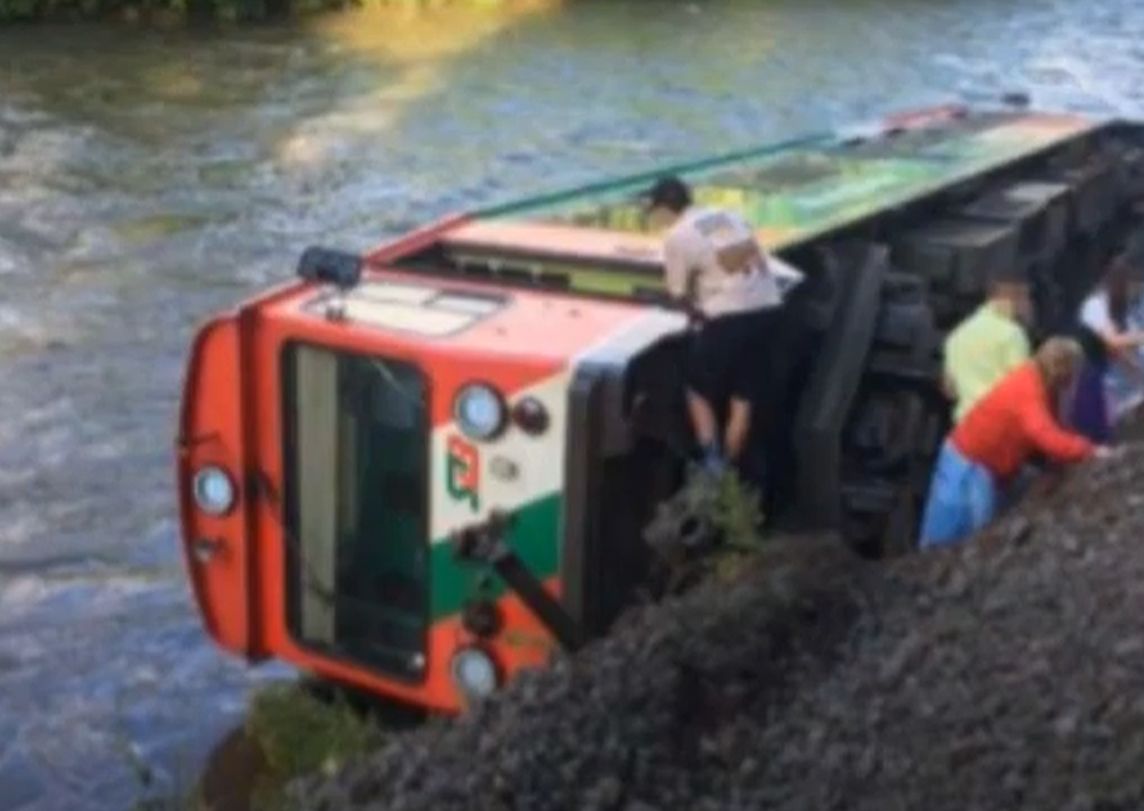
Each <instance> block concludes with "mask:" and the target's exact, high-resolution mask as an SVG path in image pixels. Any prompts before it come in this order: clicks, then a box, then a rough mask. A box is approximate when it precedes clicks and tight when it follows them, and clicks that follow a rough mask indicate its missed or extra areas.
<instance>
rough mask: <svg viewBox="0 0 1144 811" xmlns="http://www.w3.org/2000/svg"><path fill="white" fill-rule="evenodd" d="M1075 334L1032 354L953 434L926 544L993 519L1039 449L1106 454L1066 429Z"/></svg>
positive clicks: (924, 534) (931, 504)
mask: <svg viewBox="0 0 1144 811" xmlns="http://www.w3.org/2000/svg"><path fill="white" fill-rule="evenodd" d="M1083 357H1084V354H1083V351H1082V349H1081V347H1080V345H1079V344H1078V343H1077V342H1076V341H1074V340H1072V339H1070V338H1050V339H1049V340H1047V341H1045V343H1044V344H1043V345H1042V346H1041V348H1040V349H1038V350H1037V353H1036V354H1035V355H1034V356H1033V358H1032V360H1029V361H1026V362H1025V363H1022V364H1021V365H1020V366H1017V367H1016V368H1015V369H1013V371H1011V372H1009V373H1008V374H1007V375H1006V376H1005V377H1003V378H1002V379H1001V381H1000V382H999V383H998V384H997V385H996V386H994V388H993V389H992V390H991V391H990V392H989V393H988V394H986V395H985V396H984V397H982V398H981V399H980V400H979V401H978V402H977V404H976V405H974V406H973V408H971V409H970V411H969V413H967V414H966V415H965V417H964V418H963V419H962V420H961V422H959V423H958V424H957V426H956V427H955V428H954V430H953V431H952V432H951V433H950V435H949V436H948V437H947V438H946V441H945V444H944V445H943V446H942V450H941V454H940V456H939V457H938V461H937V465H936V467H935V468H934V473H933V481H932V483H931V485H930V492H929V499H928V501H927V502H926V508H925V514H924V515H923V517H922V527H921V542H920V545H921V546H922V547H931V546H944V545H947V544H952V543H956V542H958V541H960V540H962V539H964V538H966V537H968V536H970V535H972V534H973V533H975V532H977V531H978V530H980V529H982V528H983V527H984V526H985V525H986V524H988V523H989V522H990V521H991V520H992V519H993V517H994V515H996V513H997V505H998V502H999V495H1000V492H1001V490H1002V489H1003V488H1004V487H1005V486H1006V485H1007V484H1008V483H1009V482H1010V481H1011V480H1012V479H1013V478H1014V477H1015V476H1016V475H1017V473H1018V472H1019V471H1020V469H1021V467H1022V466H1023V465H1024V464H1025V463H1026V462H1028V461H1029V458H1030V457H1031V456H1032V455H1033V454H1034V453H1037V452H1039V453H1041V454H1042V455H1044V456H1045V457H1046V458H1047V459H1049V460H1050V461H1053V462H1057V463H1060V464H1070V463H1076V462H1082V461H1084V460H1085V459H1088V458H1090V457H1091V456H1093V455H1107V453H1108V450H1107V449H1106V448H1103V447H1099V446H1095V445H1093V444H1092V443H1091V442H1089V441H1088V440H1087V439H1085V438H1084V437H1083V436H1081V435H1079V434H1075V433H1073V432H1071V431H1067V430H1065V429H1064V428H1061V427H1060V425H1059V424H1058V423H1057V420H1056V417H1055V416H1054V413H1055V408H1054V403H1055V402H1056V400H1057V398H1058V397H1059V396H1060V394H1061V392H1063V391H1066V390H1067V389H1068V387H1069V386H1070V385H1071V384H1072V382H1073V380H1074V379H1075V378H1076V375H1077V372H1078V370H1079V369H1080V366H1081V363H1082V361H1083Z"/></svg>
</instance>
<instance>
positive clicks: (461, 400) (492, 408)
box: [453, 383, 505, 440]
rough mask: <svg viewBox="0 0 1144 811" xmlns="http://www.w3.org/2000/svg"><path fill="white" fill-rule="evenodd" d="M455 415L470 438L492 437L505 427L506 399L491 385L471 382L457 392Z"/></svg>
mask: <svg viewBox="0 0 1144 811" xmlns="http://www.w3.org/2000/svg"><path fill="white" fill-rule="evenodd" d="M453 417H454V418H455V419H456V420H457V424H458V425H459V426H460V428H461V431H462V432H463V433H464V434H465V436H467V437H469V438H470V439H480V440H485V439H492V438H493V437H495V436H496V435H497V434H499V433H500V431H501V429H502V428H503V427H504V423H505V406H504V399H503V398H502V397H501V396H500V394H498V393H497V391H496V390H495V389H493V388H492V387H491V386H486V385H485V384H484V383H470V384H469V385H467V386H465V387H464V388H462V389H461V390H460V391H459V392H457V399H456V400H454V401H453Z"/></svg>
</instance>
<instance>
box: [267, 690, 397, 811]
mask: <svg viewBox="0 0 1144 811" xmlns="http://www.w3.org/2000/svg"><path fill="white" fill-rule="evenodd" d="M246 734H247V736H248V737H249V738H250V739H251V740H252V741H253V742H254V743H255V744H256V745H257V746H258V747H259V748H260V749H261V752H262V755H263V756H264V757H265V759H266V765H267V769H268V773H267V774H266V775H264V776H263V777H262V779H261V780H260V781H259V784H258V786H257V787H256V789H255V792H254V795H255V796H254V803H253V804H254V807H256V808H262V809H270V808H278V807H281V805H282V803H283V799H284V798H283V796H282V789H283V788H284V787H285V785H286V784H287V783H289V782H290V781H291V780H293V779H294V778H297V777H301V776H303V775H308V774H315V773H319V772H320V773H323V774H327V775H329V774H333V773H334V772H336V771H337V770H338V769H339V768H340V767H341V765H342V764H343V763H345V761H346V760H347V759H349V758H351V757H353V756H355V755H360V754H363V753H365V752H368V751H371V750H373V749H376V748H377V747H378V746H380V745H381V743H382V742H383V740H384V735H383V732H382V730H381V728H380V727H379V726H378V725H377V724H375V723H374V722H373V720H371V719H370V718H369V717H367V716H366V715H364V714H362V713H360V712H359V711H357V710H356V709H354V708H353V707H352V706H350V704H349V702H348V701H347V700H346V699H345V697H344V696H343V695H342V694H341V693H340V692H335V693H334V695H333V696H332V698H331V699H330V700H325V699H324V698H320V697H318V696H317V695H315V694H314V693H313V692H312V691H310V690H307V689H306V688H305V687H304V686H302V685H299V684H276V685H273V686H271V687H268V688H266V689H264V690H262V691H260V692H259V693H257V694H256V695H255V696H254V699H253V701H252V702H251V707H250V713H249V716H248V718H247V722H246Z"/></svg>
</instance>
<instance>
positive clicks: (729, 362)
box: [645, 177, 782, 472]
mask: <svg viewBox="0 0 1144 811" xmlns="http://www.w3.org/2000/svg"><path fill="white" fill-rule="evenodd" d="M645 199H646V203H647V210H648V215H649V219H650V218H656V219H657V220H658V221H659V222H660V223H662V224H664V225H665V226H667V228H668V230H667V233H666V235H665V237H664V243H663V259H664V272H665V282H666V286H667V290H668V292H669V293H670V295H671V296H672V298H673V299H675V300H676V301H677V302H679V303H680V304H682V305H683V306H684V308H685V309H686V310H687V311H688V313H689V314H690V315H691V316H692V319H693V324H695V325H696V326H697V327H698V334H697V335H696V336H695V339H694V341H693V342H692V350H691V356H690V358H689V360H688V370H687V379H688V390H687V409H688V413H689V416H690V418H691V423H692V427H693V429H694V431H695V436H696V439H697V441H698V443H699V446H700V453H701V457H702V460H703V464H704V466H705V467H706V468H707V469H709V470H711V471H713V472H719V471H722V470H724V469H725V468H726V467H727V465H728V464H729V463H730V464H736V465H741V463H742V461H744V459H743V457H744V451H745V450H746V445H747V439H748V435H749V434H750V430H751V421H752V415H753V413H754V412H756V411H763V412H764V413H765V412H766V411H767V410H768V409H766V407H765V403H764V397H765V396H766V395H767V394H768V393H769V392H770V393H773V392H776V391H777V390H778V388H779V385H781V384H780V382H779V381H778V377H779V372H778V365H779V358H777V354H778V352H779V351H781V350H779V349H777V341H778V339H779V338H780V337H781V336H780V333H781V329H779V327H778V320H777V317H778V309H779V305H780V304H781V303H782V296H781V293H780V291H779V287H778V282H777V280H776V279H775V277H774V274H773V273H771V271H770V268H769V267H768V264H767V257H766V255H765V254H764V253H763V251H762V249H761V248H760V246H759V244H758V241H757V240H756V239H755V233H754V230H753V229H752V228H751V226H750V225H749V224H748V223H747V222H746V220H744V219H743V218H742V217H741V216H740V215H738V214H737V213H735V212H731V211H726V210H722V209H716V208H707V207H703V206H697V205H693V203H692V195H691V189H690V188H689V187H688V186H687V184H686V183H684V182H683V181H682V180H680V179H679V178H678V177H665V178H662V179H661V180H659V181H658V182H657V183H656V184H655V185H654V186H653V187H652V189H651V190H650V191H648V192H647V194H646V195H645ZM723 404H726V420H725V421H724V427H723V430H722V431H720V420H719V411H720V410H722V409H721V407H722V406H723Z"/></svg>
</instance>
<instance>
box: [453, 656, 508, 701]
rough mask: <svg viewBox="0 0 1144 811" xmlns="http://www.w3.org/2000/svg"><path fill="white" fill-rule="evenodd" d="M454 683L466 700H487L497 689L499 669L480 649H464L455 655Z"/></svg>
mask: <svg viewBox="0 0 1144 811" xmlns="http://www.w3.org/2000/svg"><path fill="white" fill-rule="evenodd" d="M451 669H452V671H453V682H454V683H455V684H456V685H457V689H459V690H460V691H461V692H462V693H463V694H464V695H465V697H466V698H469V699H479V698H485V697H486V696H489V695H491V694H492V692H493V691H494V690H496V689H497V667H496V664H495V663H494V662H493V660H492V658H490V657H489V655H488V654H487V653H485V652H484V651H483V650H481V649H479V648H462V649H461V650H459V651H457V652H456V653H455V654H454V655H453V661H452V663H451Z"/></svg>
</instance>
